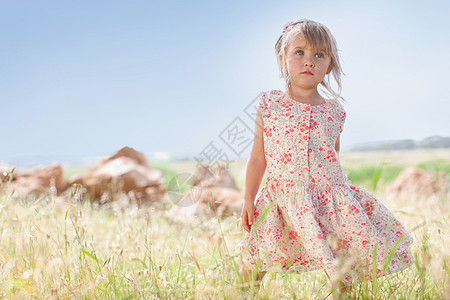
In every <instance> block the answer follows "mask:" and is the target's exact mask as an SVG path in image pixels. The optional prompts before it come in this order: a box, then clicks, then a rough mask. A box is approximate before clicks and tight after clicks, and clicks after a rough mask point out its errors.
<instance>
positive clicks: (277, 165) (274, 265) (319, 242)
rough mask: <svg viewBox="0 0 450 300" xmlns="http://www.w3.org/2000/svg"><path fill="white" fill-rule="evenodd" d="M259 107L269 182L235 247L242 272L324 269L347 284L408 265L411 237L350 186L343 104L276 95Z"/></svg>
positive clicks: (365, 193)
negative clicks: (339, 145) (340, 148)
mask: <svg viewBox="0 0 450 300" xmlns="http://www.w3.org/2000/svg"><path fill="white" fill-rule="evenodd" d="M259 108H260V110H261V112H262V116H263V122H264V152H265V159H266V162H267V168H266V172H267V181H266V184H265V186H264V187H263V188H262V189H261V190H260V191H259V192H258V194H257V196H256V199H255V201H256V202H255V213H254V224H253V225H252V227H251V231H250V232H249V233H248V232H245V236H244V238H243V239H242V240H241V241H240V243H239V244H238V249H239V250H240V251H242V259H243V261H242V262H243V264H244V266H245V268H246V269H249V270H254V269H257V268H258V269H259V270H263V271H273V272H279V273H301V272H308V271H313V270H324V271H325V273H326V275H327V276H328V277H329V278H338V279H340V280H341V281H342V282H343V283H344V284H346V285H350V284H353V283H356V282H358V281H361V280H367V279H371V278H372V276H373V274H376V276H377V277H378V276H384V275H387V274H390V273H394V272H398V271H401V270H403V269H405V268H406V267H408V266H410V265H411V264H412V263H413V257H412V255H411V253H410V251H409V249H408V246H409V245H410V244H411V243H412V239H411V237H410V235H409V234H408V233H407V231H406V229H405V228H404V227H403V225H402V224H401V223H400V222H399V221H398V220H397V219H396V218H395V216H394V215H393V214H392V213H391V212H390V211H389V210H388V209H387V208H386V207H385V206H384V205H383V204H382V203H380V202H379V201H378V200H377V199H376V198H375V196H374V195H372V194H371V193H369V192H368V191H366V190H364V189H362V188H359V187H356V186H353V185H352V183H351V182H350V180H349V179H348V178H347V176H346V174H345V172H344V170H343V168H342V166H341V164H340V162H339V158H338V157H337V155H336V150H335V143H336V139H337V138H338V136H339V134H340V133H341V132H342V129H343V125H344V121H345V117H346V112H345V110H344V108H343V106H342V104H341V103H340V102H339V101H338V100H336V99H329V100H325V101H324V102H323V103H321V104H319V105H311V104H308V103H302V102H298V101H296V100H294V99H291V98H290V97H289V96H288V95H287V94H286V93H284V92H281V91H277V90H273V91H269V92H266V93H264V94H263V95H262V96H261V98H260V101H259ZM374 262H375V263H374Z"/></svg>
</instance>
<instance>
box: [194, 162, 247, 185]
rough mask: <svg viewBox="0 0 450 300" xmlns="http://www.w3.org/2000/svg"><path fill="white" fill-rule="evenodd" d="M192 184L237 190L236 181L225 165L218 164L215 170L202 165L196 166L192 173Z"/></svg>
mask: <svg viewBox="0 0 450 300" xmlns="http://www.w3.org/2000/svg"><path fill="white" fill-rule="evenodd" d="M193 185H194V186H200V187H226V188H230V189H234V190H237V191H238V190H239V188H238V187H237V185H236V181H235V180H234V178H233V176H231V174H230V172H229V170H228V168H226V167H225V166H220V167H219V168H217V169H216V170H211V168H209V167H207V166H203V165H202V166H200V167H198V168H197V169H196V170H195V172H194V175H193Z"/></svg>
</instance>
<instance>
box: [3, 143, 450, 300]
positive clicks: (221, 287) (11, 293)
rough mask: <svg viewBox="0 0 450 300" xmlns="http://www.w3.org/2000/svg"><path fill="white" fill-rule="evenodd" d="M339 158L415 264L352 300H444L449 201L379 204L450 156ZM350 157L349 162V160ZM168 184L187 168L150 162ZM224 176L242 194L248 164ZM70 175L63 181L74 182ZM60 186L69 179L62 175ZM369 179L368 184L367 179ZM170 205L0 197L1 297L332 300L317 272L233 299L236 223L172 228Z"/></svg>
mask: <svg viewBox="0 0 450 300" xmlns="http://www.w3.org/2000/svg"><path fill="white" fill-rule="evenodd" d="M436 153H437V152H435V153H434V154H431V155H430V156H429V157H426V155H425V154H423V153H421V154H417V153H414V154H412V153H407V154H403V155H399V157H400V158H401V159H400V158H399V159H395V158H392V157H391V158H390V157H389V155H388V154H384V155H383V154H380V153H376V154H373V153H372V154H371V153H354V154H351V153H341V161H342V163H343V166H344V169H345V170H346V172H347V174H348V175H349V178H350V179H351V180H352V182H353V183H354V184H356V185H359V186H361V187H363V188H366V189H367V190H369V191H371V192H372V193H374V194H375V195H376V196H378V197H379V199H380V201H382V202H383V203H384V204H385V205H386V206H387V207H388V208H389V209H390V210H391V211H393V212H394V214H395V215H396V216H397V217H398V219H399V220H400V221H401V222H402V223H403V224H404V225H405V226H406V228H407V229H408V231H409V232H410V234H411V235H412V236H413V239H414V244H413V246H412V247H411V250H412V252H413V254H414V257H415V264H414V265H413V266H411V267H410V268H408V269H406V270H405V271H403V272H400V273H397V274H394V275H392V276H387V277H381V278H378V279H377V280H374V281H372V282H365V283H361V284H359V285H357V286H356V287H355V288H354V289H353V292H352V294H351V297H352V298H356V299H446V298H447V297H448V295H450V286H449V284H450V280H449V279H450V277H449V275H450V259H449V258H450V253H449V252H450V250H449V249H450V248H449V247H448V245H449V244H450V235H449V234H450V232H449V228H450V226H449V216H450V214H449V207H450V206H449V200H450V198H449V196H448V193H447V194H440V195H433V196H429V197H418V196H417V195H403V196H401V197H398V198H396V199H395V201H391V202H389V203H386V202H385V201H384V199H385V198H384V197H385V193H384V188H385V186H386V184H388V183H389V182H390V181H392V180H393V179H394V178H395V176H397V174H398V173H399V172H400V171H401V169H402V168H403V167H404V166H406V165H409V164H413V165H417V166H419V167H421V168H424V169H427V170H430V171H433V172H437V171H444V172H446V173H447V174H449V173H450V155H449V151H447V152H445V151H444V152H442V153H438V154H436ZM352 155H353V156H352ZM150 164H151V166H152V167H154V168H156V169H160V170H162V171H163V172H164V173H165V174H166V176H167V178H168V179H169V178H171V176H174V175H175V174H177V173H179V172H193V171H194V169H193V168H194V167H195V163H192V162H185V163H180V162H151V163H150ZM229 169H230V172H231V173H232V174H233V176H234V177H235V178H236V180H237V184H238V186H239V187H241V188H242V187H243V182H244V175H245V162H243V161H241V162H234V163H232V164H231V165H230V166H229ZM80 170H83V168H79V169H77V170H69V171H68V172H70V174H73V173H76V172H79V171H80ZM66 177H67V174H66ZM374 178H375V179H374ZM169 208H170V202H169V201H161V202H160V203H158V204H156V205H153V206H141V207H139V206H138V205H137V204H136V203H134V202H133V201H132V200H130V199H129V197H127V196H126V195H123V196H120V197H119V198H118V199H117V200H116V201H114V202H112V203H108V204H104V205H97V204H95V203H91V202H89V201H85V200H84V199H83V195H82V193H81V192H80V191H79V190H74V191H73V193H72V194H71V195H67V196H64V197H57V196H56V195H54V194H52V192H51V191H49V193H48V194H46V195H42V196H39V197H36V196H28V197H22V198H20V199H16V198H14V197H11V195H8V194H5V193H0V232H1V235H0V292H1V297H6V298H11V299H23V298H32V299H35V298H37V299H42V298H55V299H68V298H82V299H97V298H98V299H160V298H162V299H184V298H187V299H217V298H218V299H222V298H223V299H245V298H247V297H248V298H249V299H253V298H255V299H325V298H327V297H328V299H331V296H330V288H329V286H328V284H327V280H326V277H325V274H324V273H323V272H311V273H305V274H301V275H297V274H276V273H269V274H268V275H267V276H266V277H265V278H264V280H263V285H262V287H261V289H260V290H259V292H255V293H256V294H255V295H253V294H252V293H251V292H249V293H242V292H241V291H240V289H239V284H240V281H239V277H238V272H239V268H240V260H239V256H238V254H237V251H236V247H235V246H236V244H237V243H238V241H239V240H240V239H241V238H242V234H243V233H244V230H243V228H242V226H241V221H240V218H239V216H237V215H236V216H233V217H229V218H226V219H223V220H222V219H218V218H213V219H203V218H201V217H198V218H195V219H194V220H191V221H190V222H189V223H175V222H172V221H170V219H168V218H167V216H166V212H167V210H168V209H169Z"/></svg>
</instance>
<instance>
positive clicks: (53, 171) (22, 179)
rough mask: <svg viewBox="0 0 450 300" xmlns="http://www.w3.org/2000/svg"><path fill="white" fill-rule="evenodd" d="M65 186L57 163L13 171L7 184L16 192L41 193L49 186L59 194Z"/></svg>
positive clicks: (22, 193) (21, 193) (20, 193)
mask: <svg viewBox="0 0 450 300" xmlns="http://www.w3.org/2000/svg"><path fill="white" fill-rule="evenodd" d="M65 187H66V184H65V183H64V181H63V171H62V168H61V166H60V165H59V164H57V163H56V164H53V165H51V166H48V167H37V168H34V169H30V170H26V171H22V170H16V171H14V173H13V177H12V181H11V183H10V184H9V186H8V189H9V190H10V191H15V193H16V194H19V195H24V194H42V193H44V192H46V191H47V190H48V189H49V188H55V192H56V194H58V195H59V194H61V193H62V192H63V191H64V189H65Z"/></svg>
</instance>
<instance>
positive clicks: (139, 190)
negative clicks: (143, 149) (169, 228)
mask: <svg viewBox="0 0 450 300" xmlns="http://www.w3.org/2000/svg"><path fill="white" fill-rule="evenodd" d="M164 182H165V177H164V174H163V173H162V172H160V171H158V170H153V169H150V166H149V164H148V162H147V159H146V158H145V156H144V155H143V154H142V153H140V152H137V151H136V150H134V149H132V148H129V147H125V148H123V149H121V150H119V151H118V152H117V153H116V154H114V155H113V156H111V157H108V158H105V159H103V160H101V161H99V162H98V163H97V164H95V165H94V166H93V167H92V168H90V169H89V170H87V171H86V172H85V173H83V174H79V175H74V176H72V177H71V178H69V181H68V185H69V186H72V185H74V184H81V185H82V186H83V187H85V188H86V190H87V192H88V194H89V196H90V198H91V200H93V201H95V200H100V198H101V197H102V196H103V198H102V199H105V198H111V197H114V196H115V195H116V194H117V193H120V192H124V193H129V192H133V193H134V195H135V197H136V199H137V200H139V201H144V202H153V201H157V200H158V199H159V198H160V197H161V195H162V194H164V193H165V191H166V188H165V186H164ZM105 195H106V196H107V197H105ZM109 200H110V199H109ZM102 201H103V200H102Z"/></svg>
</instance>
